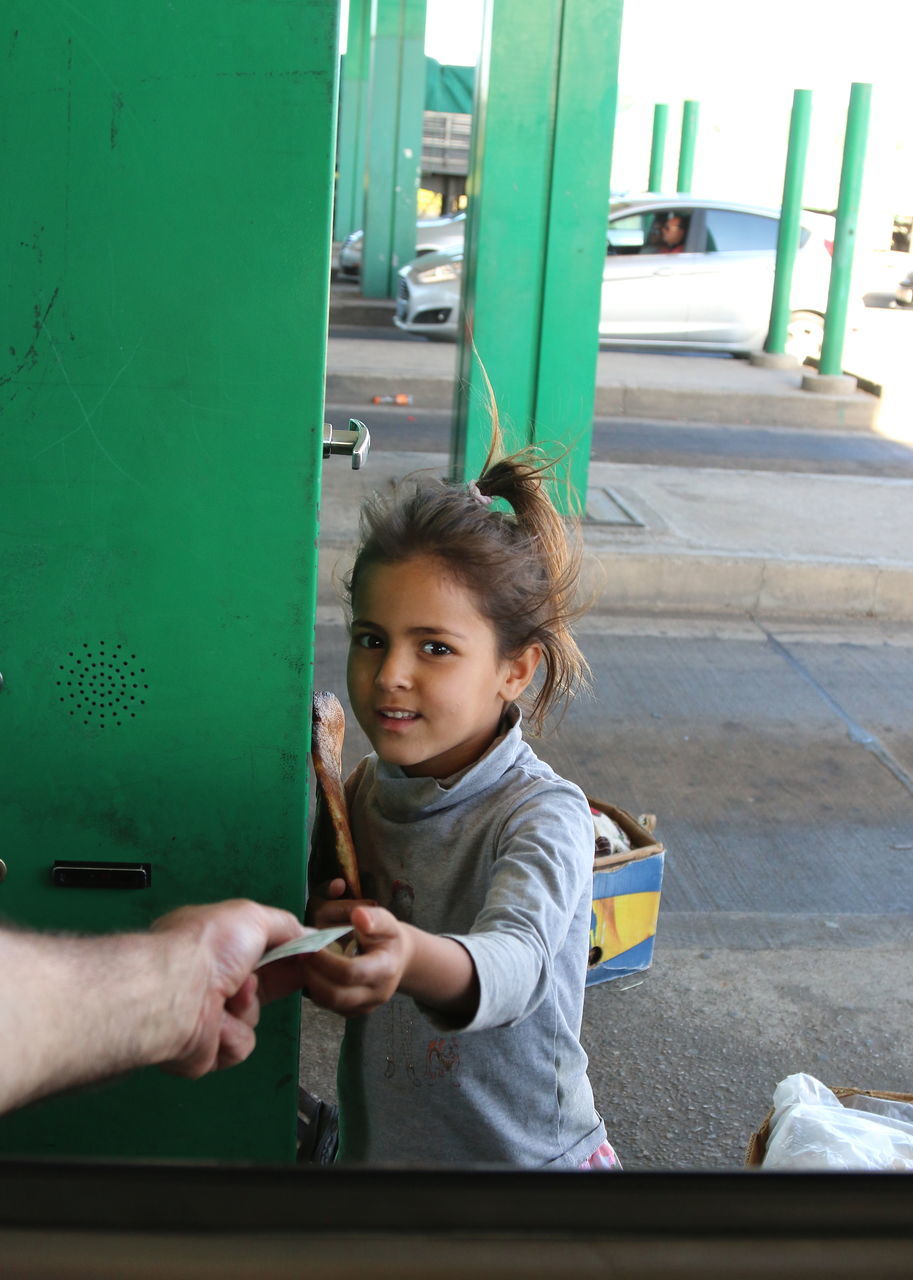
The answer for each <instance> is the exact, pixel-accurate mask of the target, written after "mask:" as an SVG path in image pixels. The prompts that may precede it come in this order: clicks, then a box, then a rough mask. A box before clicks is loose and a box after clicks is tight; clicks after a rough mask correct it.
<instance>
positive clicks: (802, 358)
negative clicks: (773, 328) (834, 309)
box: [786, 311, 824, 364]
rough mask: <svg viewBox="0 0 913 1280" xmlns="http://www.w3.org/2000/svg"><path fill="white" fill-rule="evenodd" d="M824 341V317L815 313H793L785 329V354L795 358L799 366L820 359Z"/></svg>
mask: <svg viewBox="0 0 913 1280" xmlns="http://www.w3.org/2000/svg"><path fill="white" fill-rule="evenodd" d="M823 341H824V316H819V315H818V313H817V312H816V311H794V312H793V313H792V315H791V316H790V317H789V324H788V326H787V329H786V354H787V355H789V356H795V357H796V359H797V360H798V361H799V363H800V364H805V362H806V360H820V359H821V344H822V342H823Z"/></svg>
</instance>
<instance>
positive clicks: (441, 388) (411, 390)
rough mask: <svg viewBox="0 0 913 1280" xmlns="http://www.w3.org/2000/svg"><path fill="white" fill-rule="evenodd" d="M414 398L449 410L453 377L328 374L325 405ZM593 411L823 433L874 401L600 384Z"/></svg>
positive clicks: (855, 417) (864, 424)
mask: <svg viewBox="0 0 913 1280" xmlns="http://www.w3.org/2000/svg"><path fill="white" fill-rule="evenodd" d="M399 392H405V393H406V394H407V395H411V396H412V403H413V405H415V406H416V407H417V408H424V409H450V408H451V407H452V406H453V393H454V379H452V378H441V377H427V376H421V375H416V374H412V373H405V374H396V373H354V372H353V373H341V372H330V373H328V374H327V379H326V400H327V403H328V404H348V403H349V402H351V403H353V404H370V403H371V401H372V398H373V397H374V396H377V395H396V394H397V393H399ZM594 412H595V415H596V416H597V417H600V418H635V419H642V420H644V421H651V422H652V421H656V422H708V423H713V424H720V425H726V424H731V425H735V426H764V427H796V428H805V429H807V430H821V431H853V430H868V429H870V428H871V427H872V426H874V424H875V421H876V418H877V413H878V401H877V400H875V399H869V398H868V397H865V398H862V397H860V398H856V397H852V398H851V397H848V396H831V395H823V394H819V395H810V394H808V393H802V392H796V393H795V395H789V394H782V393H781V394H778V395H760V394H757V393H753V392H748V393H745V394H739V393H738V392H733V391H731V390H727V391H726V393H725V394H721V393H720V392H719V391H714V390H712V389H709V388H708V389H703V388H699V387H675V386H672V387H668V386H663V387H651V386H644V385H637V386H628V385H626V384H624V383H616V384H613V385H609V386H606V385H598V386H597V387H596V395H595V404H594Z"/></svg>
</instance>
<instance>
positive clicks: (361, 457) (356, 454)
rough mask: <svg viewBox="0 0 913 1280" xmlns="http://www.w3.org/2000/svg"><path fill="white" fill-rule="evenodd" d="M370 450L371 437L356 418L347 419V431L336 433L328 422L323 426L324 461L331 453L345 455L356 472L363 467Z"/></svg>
mask: <svg viewBox="0 0 913 1280" xmlns="http://www.w3.org/2000/svg"><path fill="white" fill-rule="evenodd" d="M370 448H371V436H370V434H369V432H368V428H367V427H366V426H365V424H364V423H363V422H359V421H358V419H357V418H350V419H349V429H348V431H337V430H336V428H335V427H334V426H333V425H332V424H331V423H329V422H325V423H324V424H323V457H324V460H326V459H327V458H328V457H329V456H330V454H332V453H342V454H347V455H348V456H349V457H350V458H351V459H352V470H353V471H358V469H359V468H360V467H363V466H364V464H365V459H366V458H367V456H368V450H369V449H370Z"/></svg>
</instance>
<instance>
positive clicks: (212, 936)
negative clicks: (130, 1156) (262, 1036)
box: [152, 899, 306, 1079]
mask: <svg viewBox="0 0 913 1280" xmlns="http://www.w3.org/2000/svg"><path fill="white" fill-rule="evenodd" d="M305 932H306V930H305V929H304V927H303V926H302V925H301V923H300V922H299V921H298V920H297V919H296V918H295V917H294V916H293V915H292V914H291V912H289V911H282V910H279V909H278V908H276V907H266V906H263V905H262V904H260V903H257V902H251V901H248V900H246V899H235V900H232V901H229V902H220V903H215V904H212V905H208V906H196V907H180V908H178V910H176V911H172V912H170V913H169V914H168V915H166V916H163V917H162V918H161V919H160V920H157V921H156V922H155V924H154V925H153V926H152V933H153V935H154V936H156V937H158V938H159V939H160V940H161V941H162V942H163V943H165V944H166V949H165V962H166V965H167V979H166V980H167V981H169V982H170V983H171V986H172V990H173V992H174V1003H173V1010H174V1023H175V1043H174V1049H173V1051H171V1050H168V1051H166V1058H165V1061H164V1062H163V1064H162V1065H163V1066H164V1067H165V1069H166V1070H169V1071H172V1072H173V1073H175V1074H176V1075H182V1076H188V1077H190V1078H192V1079H195V1078H197V1077H198V1076H202V1075H205V1074H206V1072H208V1071H213V1070H217V1069H219V1068H222V1067H230V1066H234V1065H235V1064H236V1063H239V1062H243V1061H244V1059H245V1058H247V1057H248V1055H249V1054H250V1053H251V1051H252V1050H253V1048H254V1044H255V1036H254V1028H255V1027H256V1025H257V1023H258V1021H259V1018H260V1006H261V1004H266V1003H268V1002H269V1001H270V1000H275V999H278V998H279V997H281V996H285V995H288V994H290V993H291V992H292V991H295V990H298V989H299V988H300V987H301V986H302V985H303V981H304V979H305V975H304V972H303V970H302V968H301V965H300V963H299V957H294V956H293V957H289V958H288V959H287V960H280V961H277V962H276V963H274V964H269V965H266V966H265V967H264V968H263V969H262V970H260V971H259V973H258V974H254V973H253V972H252V971H253V968H254V965H255V964H256V963H257V961H258V960H259V959H260V958H261V957H262V955H263V954H264V952H266V951H268V950H269V949H270V948H272V947H276V946H279V945H280V944H281V943H283V942H288V941H290V940H291V939H292V938H297V937H300V936H301V935H302V934H303V933H305Z"/></svg>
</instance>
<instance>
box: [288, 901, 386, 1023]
mask: <svg viewBox="0 0 913 1280" xmlns="http://www.w3.org/2000/svg"><path fill="white" fill-rule="evenodd" d="M339 883H340V884H341V883H342V881H340V882H339ZM327 905H329V906H332V907H337V906H342V905H345V906H347V907H348V908H349V914H348V915H346V916H345V917H343V918H344V919H345V920H349V919H350V918H351V923H352V926H353V928H354V929H355V936H356V938H357V939H358V946H359V954H358V955H355V956H340V955H334V954H333V953H332V952H331V951H317V952H314V953H313V954H312V955H308V956H302V957H301V960H302V961H303V962H304V963H305V965H306V968H307V988H308V992H309V993H310V997H311V999H312V1000H313V1001H314V1003H315V1004H316V1005H319V1006H320V1008H322V1009H331V1010H332V1011H333V1012H334V1013H339V1014H341V1015H342V1016H343V1017H344V1018H354V1017H358V1016H360V1015H361V1014H365V1013H371V1012H372V1011H373V1010H374V1009H377V1008H379V1007H380V1005H382V1004H386V1002H387V1001H388V1000H389V999H390V997H391V996H392V995H393V994H394V993H395V992H396V991H397V989H398V988H399V985H400V983H401V981H402V978H403V974H404V972H405V970H406V967H407V965H408V963H409V959H410V956H411V947H410V935H409V930H408V927H407V926H405V925H403V924H401V923H400V921H399V920H397V919H396V917H395V916H393V915H391V913H390V912H389V911H385V910H384V908H383V907H377V906H366V905H365V903H363V902H353V901H352V900H351V899H349V900H347V901H346V902H345V904H343V903H341V902H334V903H330V904H327Z"/></svg>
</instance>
